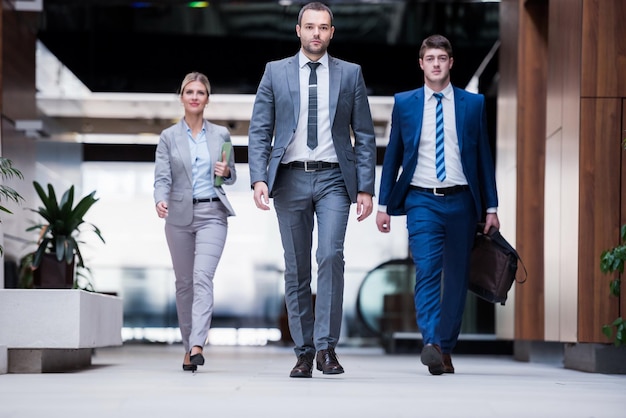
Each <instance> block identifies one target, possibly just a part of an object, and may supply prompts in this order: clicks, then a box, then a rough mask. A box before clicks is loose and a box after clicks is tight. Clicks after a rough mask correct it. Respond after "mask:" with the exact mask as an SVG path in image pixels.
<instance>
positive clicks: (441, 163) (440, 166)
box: [433, 93, 446, 181]
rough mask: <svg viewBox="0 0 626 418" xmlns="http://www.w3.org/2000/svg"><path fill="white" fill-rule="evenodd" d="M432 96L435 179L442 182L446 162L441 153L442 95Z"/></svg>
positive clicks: (444, 176) (444, 175) (444, 177)
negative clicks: (434, 99)
mask: <svg viewBox="0 0 626 418" xmlns="http://www.w3.org/2000/svg"><path fill="white" fill-rule="evenodd" d="M433 96H435V98H436V99H437V108H436V111H435V117H436V121H437V125H436V129H435V133H436V139H435V168H436V170H437V179H439V181H444V180H445V179H446V161H445V155H444V152H443V105H442V104H441V99H442V98H443V93H433Z"/></svg>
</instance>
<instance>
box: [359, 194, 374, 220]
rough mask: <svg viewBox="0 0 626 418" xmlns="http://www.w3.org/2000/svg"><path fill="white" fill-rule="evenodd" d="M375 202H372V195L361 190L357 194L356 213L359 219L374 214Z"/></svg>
mask: <svg viewBox="0 0 626 418" xmlns="http://www.w3.org/2000/svg"><path fill="white" fill-rule="evenodd" d="M373 208H374V204H373V203H372V195H371V194H369V193H364V192H361V193H359V194H358V195H357V196H356V214H357V218H356V219H357V221H359V222H361V221H362V220H364V219H365V218H367V217H368V216H370V215H371V214H372V209H373Z"/></svg>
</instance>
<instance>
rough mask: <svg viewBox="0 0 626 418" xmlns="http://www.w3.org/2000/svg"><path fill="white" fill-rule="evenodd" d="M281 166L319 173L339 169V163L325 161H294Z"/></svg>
mask: <svg viewBox="0 0 626 418" xmlns="http://www.w3.org/2000/svg"><path fill="white" fill-rule="evenodd" d="M281 166H282V167H285V168H291V169H294V170H304V171H320V170H330V169H331V168H339V163H328V162H326V161H294V162H291V163H287V164H281Z"/></svg>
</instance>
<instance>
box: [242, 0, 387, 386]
mask: <svg viewBox="0 0 626 418" xmlns="http://www.w3.org/2000/svg"><path fill="white" fill-rule="evenodd" d="M332 22H333V14H332V12H331V10H330V9H329V8H328V7H327V6H326V5H324V4H322V3H309V4H306V5H305V6H303V7H302V9H301V10H300V13H299V15H298V24H297V25H296V34H297V35H298V37H299V38H300V44H301V47H300V51H299V52H298V53H297V54H296V55H295V56H293V57H289V58H285V59H282V60H279V61H274V62H270V63H268V64H267V65H266V67H265V73H264V74H263V78H262V79H261V82H260V83H259V87H258V90H257V94H256V98H255V102H254V108H253V112H252V117H251V119H250V129H249V143H248V154H249V157H248V163H249V166H250V181H251V184H252V187H253V189H254V203H255V205H256V206H257V207H258V208H259V209H261V210H269V209H270V208H269V206H268V204H269V198H270V197H271V198H273V199H274V208H275V209H276V215H277V217H278V224H279V228H280V235H281V240H282V244H283V249H284V257H285V302H286V306H287V317H288V321H289V331H290V333H291V337H292V338H293V341H294V343H295V348H294V351H295V353H296V356H297V358H298V360H297V362H296V365H295V367H294V368H293V369H292V370H291V373H290V375H289V376H290V377H305V378H306V377H311V375H312V370H313V361H314V360H315V362H316V365H317V369H318V370H320V371H322V373H324V374H331V375H332V374H340V373H343V372H344V369H343V367H342V366H341V364H340V363H339V360H338V358H337V355H336V353H335V347H336V345H337V342H338V340H339V333H340V329H341V321H342V312H343V308H342V305H343V289H344V256H343V248H344V239H345V234H346V227H347V223H348V216H349V212H350V206H351V204H352V203H356V215H357V219H358V220H359V221H362V220H364V219H365V218H367V217H368V216H369V215H370V214H371V213H372V210H373V203H372V196H373V195H374V177H375V170H376V140H375V136H374V124H373V122H372V117H371V114H370V108H369V102H368V99H367V92H366V88H365V82H364V81H363V74H362V72H361V67H360V66H359V65H357V64H353V63H349V62H346V61H342V60H339V59H336V58H333V57H331V56H330V55H328V54H327V52H326V51H327V48H328V45H329V43H330V40H331V39H332V37H333V33H334V31H335V28H334V26H333V25H332ZM310 110H311V112H309V111H310ZM351 130H352V132H353V133H354V138H352V137H351V132H350V131H351ZM272 139H273V143H272ZM309 140H311V141H309ZM353 141H354V142H353ZM315 220H316V221H317V228H318V246H317V250H316V261H317V266H318V268H317V294H316V299H315V312H313V304H312V294H311V249H312V243H313V237H312V234H313V226H314V223H315ZM316 353H317V355H316Z"/></svg>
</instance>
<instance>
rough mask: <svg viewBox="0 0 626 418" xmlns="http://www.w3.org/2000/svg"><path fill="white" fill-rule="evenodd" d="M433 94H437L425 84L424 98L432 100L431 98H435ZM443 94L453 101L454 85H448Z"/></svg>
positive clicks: (442, 91)
mask: <svg viewBox="0 0 626 418" xmlns="http://www.w3.org/2000/svg"><path fill="white" fill-rule="evenodd" d="M433 93H435V91H434V90H433V89H431V88H430V87H428V86H427V85H426V84H424V96H425V97H426V100H430V99H431V97H433ZM441 93H443V97H444V98H446V99H452V93H453V90H452V83H448V85H447V86H446V87H444V89H443V90H441Z"/></svg>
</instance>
